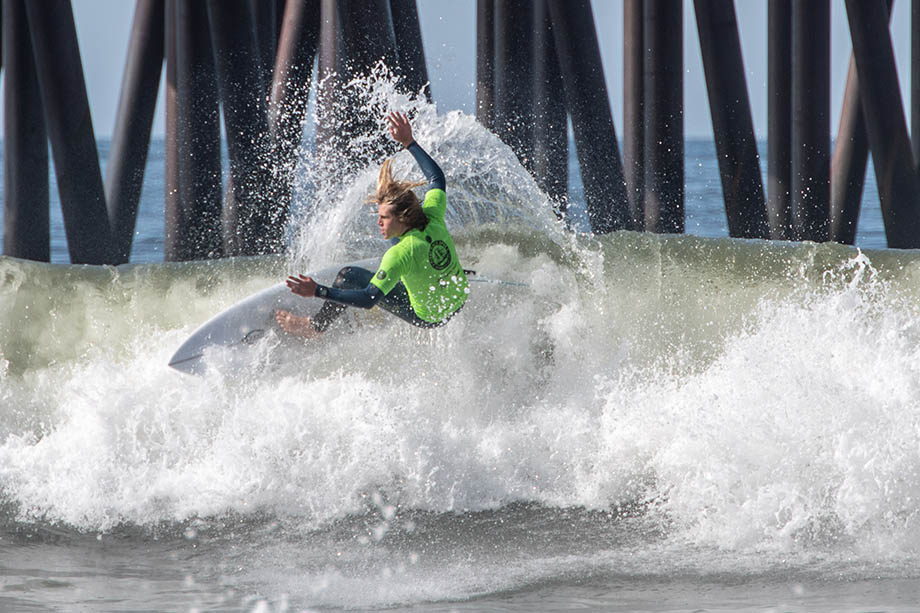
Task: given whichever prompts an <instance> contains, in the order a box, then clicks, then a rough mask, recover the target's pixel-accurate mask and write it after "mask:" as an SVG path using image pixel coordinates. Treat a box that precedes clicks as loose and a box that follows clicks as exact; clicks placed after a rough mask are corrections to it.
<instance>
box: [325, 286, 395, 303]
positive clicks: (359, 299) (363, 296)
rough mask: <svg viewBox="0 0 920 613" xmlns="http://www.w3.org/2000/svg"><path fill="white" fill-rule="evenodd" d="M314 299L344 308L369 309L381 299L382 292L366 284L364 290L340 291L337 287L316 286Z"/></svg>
mask: <svg viewBox="0 0 920 613" xmlns="http://www.w3.org/2000/svg"><path fill="white" fill-rule="evenodd" d="M316 297H317V298H322V299H323V300H331V301H332V302H337V303H339V304H344V305H346V306H355V307H360V308H362V309H369V308H371V307H373V306H374V305H376V304H377V301H378V300H380V299H381V298H383V292H381V291H380V288H379V287H377V286H376V285H372V284H370V283H368V285H367V287H365V288H364V289H340V288H338V287H326V286H325V285H317V286H316Z"/></svg>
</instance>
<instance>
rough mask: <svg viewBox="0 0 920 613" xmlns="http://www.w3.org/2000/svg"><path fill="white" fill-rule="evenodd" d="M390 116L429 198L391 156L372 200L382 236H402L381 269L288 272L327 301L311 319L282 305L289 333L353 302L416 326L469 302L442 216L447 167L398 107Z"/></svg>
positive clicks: (324, 323)
mask: <svg viewBox="0 0 920 613" xmlns="http://www.w3.org/2000/svg"><path fill="white" fill-rule="evenodd" d="M386 120H387V124H388V127H389V131H390V135H391V136H392V137H393V139H394V140H396V141H397V142H398V143H400V144H401V145H402V146H403V147H405V148H406V149H408V150H409V152H410V153H411V154H412V157H414V158H415V161H416V163H418V165H419V168H421V169H422V172H423V173H424V175H425V178H426V179H427V180H428V191H427V192H426V193H425V199H424V202H423V201H422V200H420V199H419V197H418V196H417V195H416V194H415V192H414V191H413V188H415V187H418V186H420V185H424V183H413V182H411V181H400V180H397V179H395V178H394V177H393V168H392V160H386V161H385V162H384V163H383V165H382V166H381V167H380V174H379V176H378V178H377V189H376V191H375V192H374V194H372V195H371V196H370V197H369V198H368V202H372V203H375V204H376V205H377V227H378V228H380V233H381V234H382V235H383V238H385V239H394V238H395V239H398V240H399V242H398V243H397V244H395V245H393V246H392V247H390V248H389V249H388V250H387V252H386V253H384V254H383V258H382V259H381V261H380V266H379V267H378V268H377V272H376V273H374V272H372V271H370V270H367V269H365V268H362V267H359V266H346V267H344V268H342V269H341V270H340V271H339V274H338V276H337V277H336V279H335V281H334V282H333V283H332V285H331V286H328V287H327V286H325V285H320V284H318V283H316V281H314V280H313V279H312V278H311V277H309V276H306V275H297V276H291V277H288V279H287V285H288V287H289V288H291V291H292V292H294V293H295V294H297V295H299V296H304V297H306V298H314V297H315V298H322V299H323V300H324V301H325V302H324V303H323V306H322V308H320V310H319V312H318V313H316V315H314V316H313V317H299V316H296V315H293V314H291V313H289V312H287V311H277V312H276V314H275V318H276V319H277V321H278V325H279V326H281V328H282V329H283V330H284V331H285V332H288V333H290V334H295V335H298V336H304V337H312V336H316V335H318V334H320V333H322V332H324V331H325V330H326V329H327V328H328V327H329V326H330V325H331V324H332V322H333V321H334V320H335V319H336V318H337V317H338V316H339V315H340V314H341V313H342V311H343V310H344V309H345V307H349V306H351V307H361V308H365V309H369V308H371V307H374V306H380V308H382V309H384V310H386V311H388V312H390V313H392V314H393V315H395V316H396V317H399V318H400V319H402V320H404V321H406V322H408V323H410V324H412V325H414V326H418V327H420V328H436V327H439V326H443V325H444V324H446V323H447V321H448V320H449V319H450V318H451V317H453V316H454V315H455V314H456V313H457V311H459V310H460V308H461V307H462V306H463V304H464V303H465V302H466V298H467V294H468V293H469V283H468V282H467V280H466V273H465V271H464V270H463V267H462V266H461V265H460V259H459V258H458V257H457V250H456V247H455V246H454V241H453V238H451V236H450V232H449V231H448V230H447V225H446V224H445V221H444V216H445V213H446V211H447V193H446V187H447V180H446V179H445V177H444V172H443V171H442V170H441V167H440V166H438V164H437V162H435V161H434V160H433V159H431V156H430V155H428V154H427V153H426V152H425V150H424V149H422V148H421V146H419V144H418V143H417V142H415V138H414V137H413V136H412V126H410V125H409V119H408V118H407V117H406V115H405V114H403V113H400V112H397V111H394V112H391V113H390V114H388V115H387V117H386Z"/></svg>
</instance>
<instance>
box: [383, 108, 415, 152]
mask: <svg viewBox="0 0 920 613" xmlns="http://www.w3.org/2000/svg"><path fill="white" fill-rule="evenodd" d="M387 123H388V124H390V136H392V137H393V140H395V141H396V142H398V143H399V144H400V145H402V146H403V147H408V146H409V145H411V144H412V142H413V141H414V140H415V139H414V138H412V126H410V125H409V119H408V118H407V117H406V116H405V115H404V114H403V113H400V112H398V111H392V112H391V113H390V114H389V115H387Z"/></svg>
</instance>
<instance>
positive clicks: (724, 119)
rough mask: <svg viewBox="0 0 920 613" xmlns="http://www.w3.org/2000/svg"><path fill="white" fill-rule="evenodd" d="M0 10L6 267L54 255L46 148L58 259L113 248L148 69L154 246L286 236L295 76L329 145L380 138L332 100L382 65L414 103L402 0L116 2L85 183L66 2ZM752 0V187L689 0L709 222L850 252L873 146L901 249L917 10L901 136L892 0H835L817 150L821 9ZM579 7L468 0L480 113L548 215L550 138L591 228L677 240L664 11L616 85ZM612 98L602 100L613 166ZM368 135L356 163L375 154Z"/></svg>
mask: <svg viewBox="0 0 920 613" xmlns="http://www.w3.org/2000/svg"><path fill="white" fill-rule="evenodd" d="M0 1H2V4H0V9H2V10H0V21H2V28H0V34H2V43H0V46H2V50H3V52H2V68H3V69H5V71H4V78H5V94H4V203H3V206H4V209H3V210H4V217H3V219H4V223H3V225H4V227H3V252H4V253H5V254H8V255H13V256H16V257H23V258H29V259H34V260H45V261H47V260H49V259H50V257H51V253H50V227H49V225H50V223H49V210H48V207H49V199H50V198H49V187H48V186H49V169H50V167H51V164H50V163H49V159H48V157H49V156H48V144H49V143H50V150H51V154H52V156H53V160H54V169H55V172H56V175H57V183H58V186H59V191H60V200H61V205H62V209H63V217H64V223H65V229H66V234H67V243H68V249H69V252H70V259H71V261H72V262H74V263H89V264H119V263H124V262H127V261H129V259H130V254H131V246H132V237H133V235H134V229H135V228H134V226H135V224H136V220H137V217H138V203H139V199H140V193H141V189H142V186H143V180H144V176H145V169H146V164H147V157H148V151H149V147H150V139H151V130H152V126H153V123H154V113H155V109H156V105H157V88H158V86H159V81H160V77H161V75H162V73H163V64H164V60H165V65H166V69H165V71H166V79H165V81H166V88H165V93H164V96H165V100H164V106H165V109H166V110H165V113H166V142H165V157H166V161H165V179H166V193H165V194H164V216H165V238H164V257H165V259H167V260H196V259H206V258H215V257H225V256H234V255H260V254H269V253H277V252H280V251H282V250H284V248H285V245H284V236H285V226H286V224H287V220H288V215H289V210H290V206H291V199H292V185H293V181H294V177H295V173H294V169H295V168H296V165H297V163H298V159H299V156H298V152H299V150H300V147H301V144H302V143H301V141H302V138H303V136H304V125H305V122H307V121H309V118H308V117H307V104H308V100H309V97H310V91H311V87H314V86H316V87H315V89H316V92H317V93H316V101H317V109H318V123H317V126H316V130H315V135H316V136H315V138H316V142H315V145H316V147H317V148H319V149H320V150H324V149H323V148H325V151H327V152H336V151H347V150H348V146H347V145H348V143H352V142H354V141H355V137H358V136H361V137H365V136H366V135H367V133H368V131H369V130H377V131H379V122H378V121H377V118H374V119H371V118H369V117H368V110H367V109H361V108H359V107H357V106H355V105H352V104H351V103H350V100H349V96H348V95H343V94H347V90H346V89H345V84H347V83H348V81H349V80H350V79H352V78H354V77H356V76H359V75H366V74H369V73H370V71H372V70H373V69H374V67H375V66H377V65H378V63H379V62H383V63H384V64H386V66H387V68H388V70H390V71H391V72H392V73H393V74H395V75H396V76H397V77H398V78H399V79H401V81H400V83H401V85H400V87H402V88H403V90H404V91H407V92H411V93H413V94H422V95H423V96H425V97H427V98H428V99H429V100H432V99H433V92H432V90H431V87H430V85H429V84H428V79H429V72H428V69H429V67H428V66H427V65H426V61H425V50H424V45H423V36H422V35H423V34H424V32H423V29H422V25H421V22H420V16H419V8H420V7H419V4H418V2H417V0H136V4H135V14H134V21H133V24H132V29H131V35H130V42H129V45H128V50H127V56H126V62H125V69H124V75H123V82H122V88H121V93H120V98H119V106H118V112H117V117H116V122H115V126H114V132H113V139H112V146H111V150H110V153H109V158H108V162H107V167H106V173H105V184H104V186H103V181H102V173H101V169H100V164H99V158H98V154H97V151H96V141H95V136H94V130H93V125H92V121H91V118H90V117H91V115H90V109H89V102H88V97H87V93H86V86H85V83H84V79H83V67H82V63H81V58H80V50H79V47H78V44H77V38H76V31H75V28H74V21H73V13H72V8H71V4H70V2H69V0H45V1H44V2H31V1H29V2H26V1H23V0H0ZM764 1H765V2H766V3H767V11H768V20H767V24H765V29H766V36H767V44H768V53H767V56H768V75H767V81H768V91H767V101H766V102H767V155H766V158H767V159H766V169H765V170H766V178H765V181H764V179H762V174H761V173H762V168H761V160H760V155H759V154H758V151H757V142H756V137H755V133H754V128H753V121H752V115H751V107H752V104H751V99H750V97H749V92H748V84H747V83H746V77H745V68H744V58H743V57H742V46H741V40H740V38H739V29H738V24H737V19H736V15H735V8H736V3H735V2H733V0H695V1H694V3H693V7H694V13H695V19H696V26H697V32H698V34H699V50H700V53H701V57H702V59H703V70H704V76H705V80H706V90H707V96H708V102H709V110H710V114H711V118H712V125H713V135H714V140H715V145H716V152H717V159H718V164H719V174H720V179H721V187H722V196H723V198H724V205H725V215H726V220H727V222H728V231H729V234H730V235H731V236H734V237H743V238H769V239H782V240H810V241H827V240H834V241H839V242H842V243H848V244H852V243H853V242H854V241H855V239H856V229H857V225H858V220H859V215H860V213H861V211H860V209H861V206H860V204H861V201H862V197H863V188H864V183H865V173H866V168H867V164H868V159H869V156H870V154H871V158H872V161H873V164H874V171H875V175H876V182H877V184H878V189H879V196H880V201H881V207H882V214H883V219H884V223H885V229H886V235H887V239H888V245H889V246H890V247H894V248H916V247H918V246H920V175H918V172H920V170H918V168H920V137H918V132H920V35H918V34H917V32H918V31H920V8H918V7H920V0H912V4H911V30H912V35H911V73H910V74H911V79H910V87H911V102H910V117H909V122H910V127H911V130H910V131H908V129H907V128H908V119H907V118H906V117H905V115H904V113H903V111H902V106H901V90H900V86H899V83H898V77H897V72H896V68H895V63H894V55H893V49H892V41H891V35H890V32H889V26H888V20H889V14H890V9H891V0H889V1H888V2H867V1H859V0H847V1H846V2H845V8H846V11H847V19H848V24H849V30H850V37H851V39H852V43H853V54H852V57H851V61H850V66H849V73H848V77H847V86H846V90H845V93H844V99H843V109H842V113H841V117H840V118H839V124H838V138H837V143H836V145H835V149H834V151H833V158H832V156H831V140H830V134H831V132H830V119H831V118H830V108H831V92H830V44H829V36H830V34H829V33H830V2H829V0H808V1H807V2H806V1H804V0H764ZM594 6H596V5H594V4H592V2H591V0H477V2H476V5H475V14H476V26H475V31H471V32H470V36H471V37H475V47H476V77H475V86H476V92H475V104H476V115H477V118H478V119H479V121H480V122H481V123H482V125H484V126H485V127H486V128H488V129H490V130H492V131H493V132H495V133H496V134H497V135H498V136H499V137H500V138H502V139H503V140H504V142H505V143H506V144H507V145H508V146H509V147H511V149H512V150H513V151H514V152H515V154H516V155H517V157H518V159H519V161H520V162H521V165H522V166H523V167H524V168H525V169H526V170H527V171H529V172H530V173H531V174H532V175H533V177H534V180H535V181H536V182H537V184H538V185H539V186H540V188H541V189H542V190H543V191H544V192H545V193H546V194H547V195H548V196H549V199H550V201H551V202H552V203H553V206H554V208H555V210H556V212H557V213H560V214H561V213H565V212H566V206H567V203H568V185H569V181H570V179H571V177H569V166H568V159H569V130H570V129H571V134H572V137H573V140H574V145H575V154H576V156H577V159H578V172H579V173H580V178H581V181H582V183H583V185H584V187H585V201H586V202H585V204H586V207H587V217H588V222H589V224H590V230H591V231H592V232H594V233H598V234H601V233H605V232H612V231H617V230H636V231H650V232H666V233H680V232H683V231H684V226H685V212H684V163H685V160H684V120H683V114H684V106H683V105H684V99H683V97H684V93H683V79H684V70H683V62H684V58H683V53H684V41H683V31H684V19H685V17H684V14H683V8H682V7H683V6H684V4H683V3H680V2H674V1H673V0H624V2H623V14H622V15H623V39H622V45H623V47H622V48H623V56H622V62H623V80H622V83H613V82H608V80H607V78H606V77H605V74H604V67H603V64H602V61H601V53H600V49H601V46H600V42H601V39H600V38H599V36H600V37H603V36H604V35H605V31H606V30H607V29H608V24H595V21H594V14H593V11H592V7H594ZM425 10H431V9H430V8H428V7H426V8H425ZM598 27H599V28H600V30H601V31H600V32H599V31H598ZM314 64H315V65H316V68H315V69H314ZM611 90H612V91H614V92H615V91H618V90H621V91H622V100H623V117H622V120H623V121H622V134H623V143H622V146H623V153H622V158H621V154H620V143H619V140H618V138H617V132H616V121H615V119H614V115H613V113H612V110H611V109H612V107H611V103H610V100H611ZM434 93H436V92H434ZM221 126H223V127H224V130H223V132H222V131H221ZM384 141H386V139H384V138H383V137H381V144H380V146H379V147H377V146H376V145H374V144H373V143H371V146H370V149H371V150H372V151H371V152H370V153H371V154H372V155H375V153H374V152H375V151H377V150H378V149H379V154H380V155H381V156H383V155H386V154H389V153H391V152H392V151H391V149H392V147H390V146H391V145H392V143H389V142H388V141H387V142H384ZM367 142H370V141H367ZM222 147H226V151H227V152H228V154H229V173H225V172H224V171H223V169H222V163H221V150H222ZM365 153H367V152H365ZM343 155H345V156H346V157H347V155H348V154H347V153H345V154H343ZM318 157H319V158H320V159H326V158H323V156H322V155H320V156H318ZM334 157H335V156H334V155H331V156H329V159H326V161H325V162H324V163H327V164H329V165H330V170H331V171H332V172H333V173H335V172H339V173H340V174H342V176H343V177H345V176H347V175H348V174H349V173H351V172H353V171H355V170H356V167H354V166H355V165H354V164H350V163H349V160H348V159H341V160H336V159H333V158H334ZM764 183H765V184H764ZM561 216H563V217H565V218H566V219H567V220H569V219H570V218H569V217H567V216H565V215H561Z"/></svg>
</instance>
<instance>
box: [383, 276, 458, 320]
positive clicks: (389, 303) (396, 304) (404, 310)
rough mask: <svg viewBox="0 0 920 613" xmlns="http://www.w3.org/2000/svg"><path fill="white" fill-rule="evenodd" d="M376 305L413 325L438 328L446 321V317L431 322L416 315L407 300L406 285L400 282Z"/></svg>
mask: <svg viewBox="0 0 920 613" xmlns="http://www.w3.org/2000/svg"><path fill="white" fill-rule="evenodd" d="M378 306H379V307H380V308H381V309H383V310H385V311H387V312H388V313H390V314H391V315H395V316H396V317H399V318H400V319H402V320H403V321H405V322H408V323H410V324H412V325H413V326H418V327H419V328H439V327H441V326H443V325H444V324H446V323H447V320H446V319H445V320H444V321H438V322H431V321H425V320H424V319H422V318H421V317H419V316H418V315H416V313H415V309H413V308H412V303H411V302H410V301H409V292H407V291H406V286H405V285H403V284H402V282H400V283H397V284H396V287H394V288H393V289H392V290H390V293H389V294H387V295H386V296H384V297H383V298H381V299H380V302H379V303H378ZM448 319H450V318H448Z"/></svg>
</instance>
